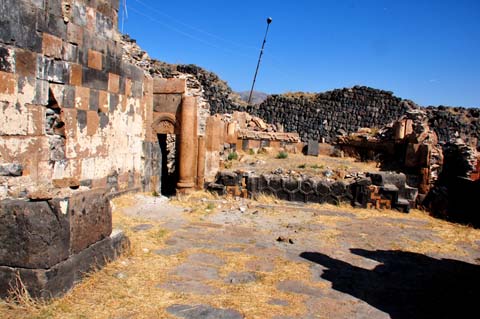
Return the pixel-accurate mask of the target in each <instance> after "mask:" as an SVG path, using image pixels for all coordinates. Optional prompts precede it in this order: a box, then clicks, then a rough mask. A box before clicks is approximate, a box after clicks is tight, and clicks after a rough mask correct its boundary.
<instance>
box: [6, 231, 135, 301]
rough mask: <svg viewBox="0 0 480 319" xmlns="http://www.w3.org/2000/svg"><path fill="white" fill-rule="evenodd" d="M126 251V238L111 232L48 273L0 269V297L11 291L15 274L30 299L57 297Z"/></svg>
mask: <svg viewBox="0 0 480 319" xmlns="http://www.w3.org/2000/svg"><path fill="white" fill-rule="evenodd" d="M129 247H130V242H129V240H128V238H127V237H126V236H125V235H124V234H123V233H122V232H121V231H115V232H114V233H112V235H110V236H109V237H107V238H105V239H103V240H101V241H99V242H97V243H95V244H93V245H91V246H90V247H88V248H86V249H85V250H83V251H81V252H80V253H78V254H75V255H72V256H70V257H69V258H68V259H67V260H65V261H62V262H60V263H57V264H56V265H54V266H53V267H49V268H48V269H38V268H37V269H25V268H14V267H6V266H0V297H6V296H7V292H8V290H9V289H10V287H12V286H13V287H15V285H16V284H17V282H16V274H17V273H18V274H19V275H20V278H21V280H22V283H23V284H24V285H25V286H26V288H27V290H28V292H29V293H30V295H31V296H32V297H34V298H52V297H59V296H61V295H63V294H64V293H66V292H67V291H69V290H70V289H71V288H72V287H73V286H74V285H75V284H76V283H77V282H79V281H80V280H81V279H82V278H83V277H84V276H85V275H87V274H88V273H89V272H91V271H95V270H97V269H98V268H101V267H103V266H104V265H105V263H106V262H108V261H112V260H114V259H116V258H118V257H119V256H120V255H121V254H122V253H124V252H126V251H127V250H128V249H129Z"/></svg>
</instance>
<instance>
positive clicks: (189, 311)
mask: <svg viewBox="0 0 480 319" xmlns="http://www.w3.org/2000/svg"><path fill="white" fill-rule="evenodd" d="M167 311H168V312H169V313H171V314H173V315H175V316H177V317H178V318H185V319H242V318H243V316H242V315H241V314H240V313H239V312H238V311H235V310H232V309H220V308H214V307H212V306H209V305H195V306H189V305H173V306H170V307H168V308H167Z"/></svg>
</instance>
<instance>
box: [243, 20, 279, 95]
mask: <svg viewBox="0 0 480 319" xmlns="http://www.w3.org/2000/svg"><path fill="white" fill-rule="evenodd" d="M272 21H273V20H272V18H268V19H267V31H265V37H264V38H263V44H262V49H261V50H260V56H259V57H258V63H257V69H256V70H255V75H254V76H253V83H252V89H251V90H250V95H249V96H248V104H250V102H251V101H252V94H253V88H254V87H255V81H256V80H257V74H258V68H259V67H260V61H261V60H262V55H263V49H264V48H265V43H266V42H267V34H268V29H269V27H270V23H272Z"/></svg>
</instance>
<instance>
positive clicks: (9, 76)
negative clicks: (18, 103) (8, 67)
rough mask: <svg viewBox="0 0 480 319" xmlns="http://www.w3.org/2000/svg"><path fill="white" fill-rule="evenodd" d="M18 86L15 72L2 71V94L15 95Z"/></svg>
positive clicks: (0, 73) (0, 88) (0, 87)
mask: <svg viewBox="0 0 480 319" xmlns="http://www.w3.org/2000/svg"><path fill="white" fill-rule="evenodd" d="M16 86H17V81H16V80H15V74H13V73H7V72H0V94H5V95H13V94H14V93H15V87H16Z"/></svg>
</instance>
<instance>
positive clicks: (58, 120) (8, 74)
mask: <svg viewBox="0 0 480 319" xmlns="http://www.w3.org/2000/svg"><path fill="white" fill-rule="evenodd" d="M118 5H119V1H118V0H95V1H90V0H50V1H38V0H4V1H2V2H1V3H0V22H1V23H0V24H1V25H2V27H1V28H0V123H1V125H0V165H3V166H4V167H5V166H8V167H12V165H16V167H17V168H18V169H17V170H16V174H11V173H2V174H1V176H0V199H1V198H4V197H25V196H26V195H28V193H31V192H32V191H33V190H35V189H38V188H40V187H44V186H45V187H50V186H53V187H57V188H63V187H88V188H96V187H110V188H113V189H115V190H122V189H130V188H135V187H142V186H143V187H144V188H145V187H147V186H148V185H149V183H150V176H149V175H151V174H154V173H155V172H152V170H154V169H153V168H152V167H155V166H156V161H157V160H158V149H156V148H155V145H154V143H153V142H154V140H153V137H151V136H150V137H149V136H147V134H148V132H147V128H146V127H147V126H146V125H144V123H148V117H149V115H151V114H149V107H150V108H151V103H152V101H151V97H149V96H147V95H146V93H147V91H148V87H149V85H150V86H151V83H149V81H150V82H151V80H148V79H147V78H146V77H145V75H144V73H143V71H142V70H141V69H140V68H138V67H136V66H134V65H132V64H129V63H127V62H124V61H122V53H123V47H122V45H121V42H120V35H119V33H118V32H117V15H118ZM150 92H151V90H150ZM150 112H151V110H150ZM157 144H158V142H157ZM152 162H155V163H152ZM0 173H1V170H0ZM14 175H16V176H14Z"/></svg>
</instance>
